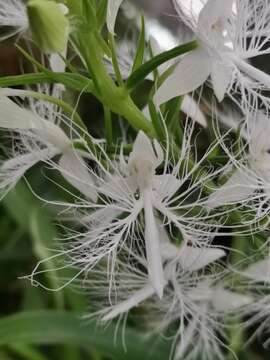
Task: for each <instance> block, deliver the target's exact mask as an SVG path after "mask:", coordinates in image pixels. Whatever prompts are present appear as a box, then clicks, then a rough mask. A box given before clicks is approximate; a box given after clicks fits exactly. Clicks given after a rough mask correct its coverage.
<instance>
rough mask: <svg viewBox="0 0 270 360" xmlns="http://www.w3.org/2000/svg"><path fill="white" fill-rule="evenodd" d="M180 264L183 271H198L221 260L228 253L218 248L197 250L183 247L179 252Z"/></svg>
mask: <svg viewBox="0 0 270 360" xmlns="http://www.w3.org/2000/svg"><path fill="white" fill-rule="evenodd" d="M178 254H179V255H178V259H179V263H180V264H181V266H182V267H183V269H185V270H188V271H197V270H200V269H203V268H204V267H206V266H207V265H209V264H211V263H213V262H215V261H217V260H220V259H221V258H222V257H224V256H225V255H226V252H225V251H224V250H222V249H217V248H195V247H192V246H182V247H181V248H180V249H179V250H178Z"/></svg>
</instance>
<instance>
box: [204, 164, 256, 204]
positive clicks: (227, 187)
mask: <svg viewBox="0 0 270 360" xmlns="http://www.w3.org/2000/svg"><path fill="white" fill-rule="evenodd" d="M256 185H257V183H256V181H255V179H253V178H251V177H250V174H248V173H245V172H244V171H243V170H236V171H235V173H234V174H233V175H232V176H231V177H230V178H229V180H228V181H227V182H226V183H225V184H224V185H223V186H221V187H220V188H219V189H217V190H215V191H214V192H213V193H212V194H211V195H210V196H209V198H208V200H207V202H206V206H208V207H209V208H211V209H214V208H216V207H218V206H222V205H228V204H234V203H237V202H239V201H242V200H247V199H248V198H249V197H250V196H251V195H252V194H253V193H254V191H255V190H256Z"/></svg>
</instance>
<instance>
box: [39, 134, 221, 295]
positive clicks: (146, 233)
mask: <svg viewBox="0 0 270 360" xmlns="http://www.w3.org/2000/svg"><path fill="white" fill-rule="evenodd" d="M191 136H192V131H190V129H189V130H188V129H186V130H185V134H184V138H183V140H184V142H183V147H182V151H181V153H180V159H179V162H178V163H177V164H176V165H175V166H174V167H172V168H171V167H170V165H169V163H168V156H169V155H168V151H169V150H168V149H166V151H164V150H163V148H161V146H160V145H159V143H158V142H157V141H156V140H155V141H153V142H151V140H150V139H149V138H148V137H147V136H146V135H145V134H144V133H143V132H139V134H138V136H137V138H136V140H135V143H134V146H133V151H132V152H131V153H130V155H129V157H128V159H126V158H125V157H124V156H123V155H122V154H120V156H119V158H118V159H117V160H115V161H112V160H111V159H109V158H108V156H107V155H106V152H105V151H104V149H103V148H102V147H100V152H101V153H102V154H103V156H104V158H105V159H106V163H107V166H105V165H104V163H103V162H102V161H100V158H99V157H97V155H96V154H93V153H91V150H89V153H90V155H89V156H90V158H91V160H92V161H94V162H96V164H97V166H96V167H94V168H93V169H88V171H89V172H90V174H91V176H92V177H93V178H94V183H95V184H96V187H95V190H96V192H97V193H98V198H99V201H97V202H93V201H88V200H85V201H81V203H80V204H77V203H76V204H72V203H68V204H66V208H70V209H74V210H75V211H76V213H77V216H76V217H75V219H77V221H78V222H79V224H78V225H79V226H80V229H82V226H83V231H80V232H79V233H78V234H75V235H74V234H71V235H70V241H71V242H72V246H71V248H70V249H69V250H66V251H63V252H61V253H60V254H57V255H54V256H55V257H58V256H59V257H61V256H63V255H64V254H68V255H69V257H70V262H71V264H72V266H74V267H76V268H77V269H79V271H78V273H77V275H76V276H75V277H77V276H79V274H81V273H85V272H90V271H91V270H92V269H94V267H95V266H96V265H97V264H99V263H100V262H102V263H103V262H104V261H105V260H104V259H106V263H107V270H108V272H109V273H110V274H111V276H110V281H111V285H110V288H112V287H113V279H114V274H115V273H116V272H117V269H116V263H117V259H118V256H120V255H119V254H122V252H123V248H124V247H125V248H128V249H129V251H130V252H132V251H134V249H136V248H137V247H140V248H145V249H146V258H147V269H148V276H149V283H150V284H151V286H152V288H153V289H154V291H155V293H156V294H157V295H158V296H159V297H160V298H161V297H162V295H163V289H164V286H165V285H166V278H165V274H164V263H163V260H162V249H161V246H163V245H162V244H161V239H162V237H164V236H163V235H161V233H162V231H161V229H160V225H159V223H160V222H161V223H162V224H163V225H162V229H163V230H164V231H165V232H166V231H167V230H172V229H173V231H174V233H175V236H176V237H178V238H179V239H180V238H181V239H183V243H184V244H186V245H193V246H199V247H200V246H202V245H206V244H209V242H210V237H211V236H212V235H213V234H216V233H218V231H217V228H218V226H219V225H218V224H217V223H215V224H213V215H211V214H209V213H208V212H207V211H206V212H204V211H203V206H204V203H205V199H204V198H202V199H201V191H200V188H201V187H202V186H203V183H204V181H208V179H209V178H211V176H212V174H208V173H207V174H206V177H204V176H202V177H194V180H191V177H192V173H193V172H195V171H196V169H197V166H200V162H203V161H204V159H205V157H207V154H208V153H207V154H205V157H202V158H201V159H200V161H199V162H197V163H196V164H194V167H193V168H192V169H189V167H188V165H187V164H188V162H189V156H190V141H191ZM209 151H211V150H209ZM126 160H127V161H126ZM161 163H162V165H164V166H162V168H163V170H162V172H160V171H159V169H158V167H159V165H161ZM60 166H61V164H60ZM180 169H181V170H180ZM60 171H61V169H60ZM79 176H80V174H79V173H78V178H79ZM213 176H215V174H214V175H213ZM183 185H184V188H183V189H181V187H182V186H183ZM191 199H192V200H191ZM195 207H197V209H196V211H195V212H194V214H193V209H194V208H195ZM200 209H201V210H200ZM73 217H74V215H73ZM165 227H166V228H167V229H165ZM54 256H53V257H54ZM40 265H41V263H40V264H38V266H37V267H36V268H35V270H34V271H33V274H32V277H33V276H35V275H36V274H38V272H39V270H38V268H39V266H40Z"/></svg>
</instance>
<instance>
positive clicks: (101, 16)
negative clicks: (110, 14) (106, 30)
mask: <svg viewBox="0 0 270 360" xmlns="http://www.w3.org/2000/svg"><path fill="white" fill-rule="evenodd" d="M107 2H108V0H100V3H99V5H98V9H97V23H98V28H99V29H100V30H101V29H102V28H103V26H104V25H105V23H106V16H107Z"/></svg>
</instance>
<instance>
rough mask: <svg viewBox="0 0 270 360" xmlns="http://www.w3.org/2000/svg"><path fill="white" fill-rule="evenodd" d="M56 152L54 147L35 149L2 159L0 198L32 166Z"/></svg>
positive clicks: (54, 154)
mask: <svg viewBox="0 0 270 360" xmlns="http://www.w3.org/2000/svg"><path fill="white" fill-rule="evenodd" d="M58 153H59V151H58V150H57V149H56V148H46V149H44V150H38V149H35V151H33V152H29V153H26V154H22V155H17V156H15V157H14V158H12V159H9V160H6V161H4V162H3V163H2V165H1V167H0V198H1V197H3V196H5V195H6V194H7V193H8V192H9V190H11V189H12V188H13V187H14V186H15V185H16V183H17V182H18V181H19V180H20V179H21V178H22V177H23V176H24V174H25V173H26V171H27V170H29V169H30V168H31V167H32V166H34V165H35V164H36V163H38V162H39V161H45V160H48V159H50V158H52V157H54V156H56V155H57V154H58Z"/></svg>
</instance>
